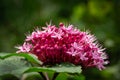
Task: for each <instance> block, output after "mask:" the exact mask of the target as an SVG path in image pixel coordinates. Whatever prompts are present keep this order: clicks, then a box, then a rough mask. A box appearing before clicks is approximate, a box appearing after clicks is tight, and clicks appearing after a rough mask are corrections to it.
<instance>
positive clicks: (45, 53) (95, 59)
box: [17, 23, 108, 70]
mask: <svg viewBox="0 0 120 80" xmlns="http://www.w3.org/2000/svg"><path fill="white" fill-rule="evenodd" d="M17 48H18V49H19V50H18V51H17V52H18V53H19V52H27V53H31V54H35V55H36V56H37V57H38V59H39V60H41V61H42V62H43V64H59V63H62V62H69V63H73V64H75V65H82V66H83V67H84V68H87V67H97V68H98V69H100V70H101V69H104V64H106V63H107V62H108V61H106V59H107V56H106V53H105V52H104V49H102V48H101V47H100V46H99V45H98V43H97V42H96V38H95V37H94V36H93V35H91V34H90V33H88V32H83V31H80V30H78V29H77V28H75V27H74V26H73V25H69V26H68V27H66V26H65V25H64V24H63V23H60V25H59V28H57V27H56V26H55V25H47V27H43V30H38V29H37V30H36V31H33V32H32V34H31V35H28V36H27V37H26V39H25V42H24V44H23V45H22V46H19V47H17Z"/></svg>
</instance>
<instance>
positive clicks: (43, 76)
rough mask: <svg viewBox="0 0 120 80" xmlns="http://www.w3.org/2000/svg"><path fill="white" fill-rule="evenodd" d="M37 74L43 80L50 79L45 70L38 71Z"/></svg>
mask: <svg viewBox="0 0 120 80" xmlns="http://www.w3.org/2000/svg"><path fill="white" fill-rule="evenodd" d="M39 74H40V75H41V76H42V78H43V80H50V79H49V77H48V74H47V73H46V72H44V73H42V72H39Z"/></svg>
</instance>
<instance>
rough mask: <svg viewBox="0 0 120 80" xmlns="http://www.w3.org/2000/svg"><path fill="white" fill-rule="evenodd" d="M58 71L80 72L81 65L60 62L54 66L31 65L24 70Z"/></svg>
mask: <svg viewBox="0 0 120 80" xmlns="http://www.w3.org/2000/svg"><path fill="white" fill-rule="evenodd" d="M50 71H53V72H58V73H81V71H82V70H81V66H74V65H69V64H67V65H65V64H60V65H57V66H54V67H32V68H29V69H28V70H27V71H25V72H50Z"/></svg>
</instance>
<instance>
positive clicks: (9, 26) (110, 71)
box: [0, 0, 120, 80]
mask: <svg viewBox="0 0 120 80" xmlns="http://www.w3.org/2000/svg"><path fill="white" fill-rule="evenodd" d="M50 21H51V22H52V24H56V25H58V24H59V22H63V23H65V24H74V25H75V26H76V27H78V28H80V29H81V30H90V31H91V33H92V34H94V35H95V36H97V38H98V40H99V42H100V43H101V44H102V45H103V46H104V47H106V53H107V54H108V56H109V60H110V64H109V65H107V68H106V69H105V70H103V71H99V70H97V69H95V68H94V69H87V70H85V71H83V75H85V77H86V78H85V79H86V80H120V59H119V58H120V26H119V25H120V0H0V52H15V51H16V49H15V48H14V46H16V45H18V44H22V43H23V41H24V39H25V35H26V34H28V33H30V32H32V31H33V29H35V28H36V27H37V26H39V27H41V26H45V24H46V22H48V23H49V22H50Z"/></svg>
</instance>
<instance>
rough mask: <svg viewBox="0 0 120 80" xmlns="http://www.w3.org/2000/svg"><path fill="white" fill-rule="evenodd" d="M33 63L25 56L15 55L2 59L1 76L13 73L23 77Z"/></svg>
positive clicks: (0, 63) (0, 65)
mask: <svg viewBox="0 0 120 80" xmlns="http://www.w3.org/2000/svg"><path fill="white" fill-rule="evenodd" d="M29 67H31V65H30V64H29V63H28V62H27V61H26V60H25V58H23V57H18V56H13V57H8V58H5V59H3V60H0V76H3V75H6V74H12V75H14V76H16V77H19V78H20V77H21V76H22V74H23V73H24V71H26V70H27V69H29Z"/></svg>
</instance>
